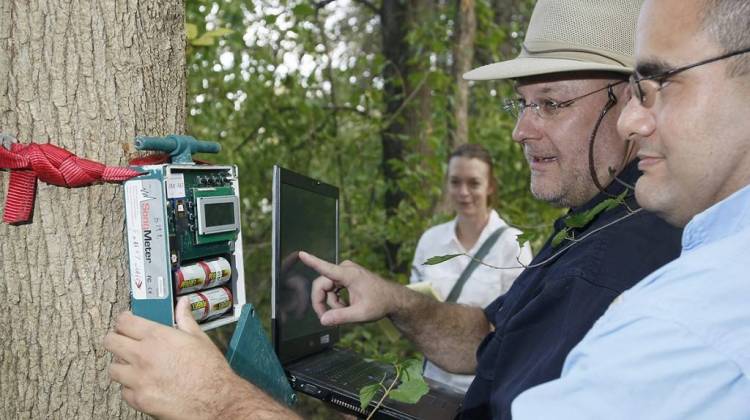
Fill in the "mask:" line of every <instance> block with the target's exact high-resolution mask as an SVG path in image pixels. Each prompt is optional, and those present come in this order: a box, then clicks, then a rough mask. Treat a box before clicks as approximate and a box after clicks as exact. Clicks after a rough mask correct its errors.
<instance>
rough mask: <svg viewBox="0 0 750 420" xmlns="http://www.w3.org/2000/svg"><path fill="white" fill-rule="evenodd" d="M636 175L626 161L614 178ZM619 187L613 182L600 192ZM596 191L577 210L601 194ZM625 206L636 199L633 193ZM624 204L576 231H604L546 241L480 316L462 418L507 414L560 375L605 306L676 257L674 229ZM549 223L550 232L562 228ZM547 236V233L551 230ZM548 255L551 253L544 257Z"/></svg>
mask: <svg viewBox="0 0 750 420" xmlns="http://www.w3.org/2000/svg"><path fill="white" fill-rule="evenodd" d="M639 175H640V173H639V172H638V170H637V167H636V164H635V163H632V164H630V165H629V166H628V167H627V168H626V169H625V170H624V171H623V172H622V173H621V174H620V178H621V179H622V180H624V181H626V182H627V183H629V184H634V183H635V180H636V179H637V178H638V176H639ZM623 189H624V187H623V186H622V185H621V184H619V183H617V182H613V183H612V184H610V185H609V187H607V192H608V193H610V194H613V195H617V194H619V193H620V192H621V191H623ZM606 198H607V196H606V195H605V194H601V193H600V194H599V195H597V196H596V197H594V198H593V199H592V200H591V201H590V202H588V203H587V204H586V205H584V206H582V207H580V208H576V209H571V210H570V212H571V213H580V212H583V211H586V210H588V209H591V208H593V207H594V206H596V205H597V204H598V203H600V202H601V201H603V200H604V199H606ZM628 203H629V207H630V209H631V210H632V209H636V208H638V207H637V204H636V203H635V202H634V200H633V199H632V197H631V198H630V199H629V200H628ZM628 212H629V210H628V209H627V208H626V207H625V206H622V205H621V206H618V207H617V208H615V209H612V210H608V211H606V212H604V213H601V214H600V215H599V216H598V217H597V218H596V219H594V220H593V221H592V222H591V223H590V224H589V225H588V226H586V227H584V228H582V229H578V230H576V231H575V232H574V233H575V237H577V238H581V237H582V236H583V235H586V234H587V233H590V232H592V231H595V230H596V229H599V228H601V227H603V226H605V225H607V224H610V223H613V222H614V223H613V224H612V225H611V226H607V227H605V228H604V229H601V230H599V231H598V232H596V233H594V234H592V235H591V236H589V237H587V238H585V239H583V240H582V241H581V242H578V243H576V244H575V245H573V246H572V247H570V248H568V249H567V250H565V251H563V252H562V253H561V254H559V255H555V254H556V253H557V252H559V251H560V250H561V249H563V248H565V246H566V245H567V244H568V242H567V241H565V242H563V243H562V244H560V245H559V246H558V247H556V248H553V247H552V246H551V245H550V241H547V244H546V245H545V246H544V248H542V250H541V251H540V252H539V254H538V255H537V256H536V257H535V258H534V260H533V261H532V263H531V265H532V266H533V265H534V264H540V263H542V262H543V261H546V262H545V263H544V264H542V265H541V266H539V267H534V268H527V269H526V270H524V272H523V273H521V275H520V276H519V277H518V279H517V280H516V281H515V283H514V284H513V286H512V287H511V288H510V290H509V291H508V293H506V294H505V295H503V296H500V297H499V298H498V299H497V300H495V301H494V302H493V303H491V304H490V305H489V306H488V307H487V308H486V309H485V314H486V315H487V318H488V319H489V321H490V322H491V323H492V324H493V325H494V326H495V331H494V332H493V333H490V334H489V335H488V336H487V337H486V338H485V339H484V341H482V344H481V345H480V346H479V349H478V350H477V361H478V365H477V372H476V378H475V379H474V382H473V383H472V384H471V386H470V387H469V390H468V392H467V393H466V396H465V398H464V406H463V412H462V418H465V419H483V418H493V419H510V418H511V415H510V405H511V402H512V401H513V399H514V398H515V397H516V396H518V394H520V393H521V392H523V391H525V390H527V389H529V388H531V387H533V386H535V385H539V384H541V383H543V382H547V381H550V380H552V379H557V378H559V377H560V373H561V371H562V366H563V362H564V361H565V357H566V356H567V355H568V353H569V352H570V350H571V349H572V348H573V347H574V346H575V345H576V344H578V342H579V341H581V339H583V336H584V335H585V334H586V333H587V332H588V330H589V329H590V328H591V326H592V325H593V324H594V322H595V321H596V320H597V319H598V318H599V317H600V316H601V315H602V314H603V313H604V311H605V310H606V309H607V307H608V306H609V304H610V303H611V302H612V301H613V300H614V299H615V298H616V297H617V296H618V295H619V294H620V293H622V292H624V291H625V290H627V289H629V288H630V287H632V286H633V285H635V284H636V283H638V281H640V280H641V279H642V278H644V277H645V276H646V275H648V274H649V273H651V272H652V271H654V270H655V269H657V268H658V267H661V266H662V265H664V264H666V263H667V262H669V261H671V260H673V259H675V258H676V257H677V256H678V255H679V252H680V238H681V232H682V230H681V229H677V228H674V227H672V226H670V225H668V224H667V223H666V222H664V221H662V220H661V219H659V218H657V217H656V216H655V215H653V214H651V213H648V212H646V211H643V210H641V211H640V212H638V213H637V214H633V215H631V216H630V217H627V218H625V219H623V220H620V221H616V220H618V219H620V218H622V217H623V216H626V215H627V214H628ZM564 226H565V225H564V221H563V219H562V218H561V219H559V220H557V221H556V222H555V233H557V232H558V231H559V230H561V229H562V228H563V227H564ZM553 236H554V234H553ZM550 258H551V259H550Z"/></svg>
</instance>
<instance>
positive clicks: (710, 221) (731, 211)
mask: <svg viewBox="0 0 750 420" xmlns="http://www.w3.org/2000/svg"><path fill="white" fill-rule="evenodd" d="M748 227H750V185H747V186H745V187H744V188H742V189H741V190H739V191H736V192H735V193H734V194H732V195H730V196H729V197H727V198H725V199H723V200H721V201H719V202H718V203H716V204H714V205H713V206H711V207H709V208H708V209H706V210H704V211H702V212H701V213H698V214H697V215H695V216H694V217H693V218H692V220H690V222H689V223H688V224H687V226H685V230H684V232H683V234H682V249H683V250H684V251H687V250H690V249H693V248H696V247H698V246H700V245H706V244H709V243H711V242H713V241H716V240H719V239H722V238H726V237H727V236H730V235H732V234H734V233H736V232H739V231H741V230H744V229H747V228H748Z"/></svg>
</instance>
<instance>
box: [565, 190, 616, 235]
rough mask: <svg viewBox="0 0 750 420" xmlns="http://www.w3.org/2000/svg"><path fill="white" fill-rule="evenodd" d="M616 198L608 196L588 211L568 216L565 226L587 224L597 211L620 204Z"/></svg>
mask: <svg viewBox="0 0 750 420" xmlns="http://www.w3.org/2000/svg"><path fill="white" fill-rule="evenodd" d="M618 198H619V197H618ZM618 198H608V199H606V200H604V201H602V202H601V203H599V204H597V205H596V206H595V207H594V208H592V209H589V210H588V211H584V212H581V213H578V214H572V215H570V216H568V217H567V218H566V219H565V226H567V227H569V228H582V227H584V226H586V225H588V224H589V223H591V221H592V220H594V218H595V217H596V216H598V215H599V213H601V212H603V211H606V210H609V209H612V208H615V207H617V205H618V204H620V201H618Z"/></svg>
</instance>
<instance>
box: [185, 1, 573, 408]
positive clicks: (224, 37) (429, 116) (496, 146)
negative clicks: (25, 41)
mask: <svg viewBox="0 0 750 420" xmlns="http://www.w3.org/2000/svg"><path fill="white" fill-rule="evenodd" d="M533 4H534V1H533V0H515V1H511V0H454V1H447V0H410V1H395V0H383V1H380V2H378V1H377V0H372V1H371V0H350V1H346V0H338V1H332V0H323V1H320V2H308V1H301V2H295V1H271V0H264V1H255V2H252V3H249V2H239V1H223V2H216V1H192V0H188V1H187V2H186V7H187V12H186V21H187V38H188V40H187V42H188V46H187V49H186V56H187V57H186V59H187V78H188V91H187V107H188V116H187V132H188V134H190V135H193V136H195V137H197V138H200V139H206V140H215V141H218V142H220V143H221V144H222V147H223V150H222V153H221V154H220V155H219V156H218V157H217V158H216V160H217V161H220V162H232V163H235V164H237V165H238V166H239V173H240V174H241V175H240V177H241V190H242V191H241V196H242V197H243V198H242V215H243V216H242V218H243V219H242V224H243V232H244V237H243V241H244V246H245V259H246V261H245V267H246V279H247V290H248V292H247V293H248V300H249V301H250V302H252V303H253V304H254V305H256V307H258V309H259V311H260V313H261V314H262V315H261V319H265V320H270V297H271V296H270V274H269V273H270V269H271V268H270V261H271V258H270V251H271V247H270V238H271V212H270V210H271V198H270V197H271V176H272V171H271V168H272V166H273V165H274V164H280V165H282V166H284V167H286V168H289V169H292V170H294V171H297V172H300V173H303V174H307V175H309V176H312V177H315V178H318V179H321V180H324V181H326V182H329V183H331V184H334V185H337V186H338V187H339V188H340V189H341V218H340V239H341V247H340V258H341V260H344V259H351V260H353V261H355V262H357V263H359V264H361V265H363V266H365V267H367V268H369V269H370V270H373V271H375V272H377V273H379V274H381V275H382V276H384V277H385V278H388V279H392V280H394V281H397V282H400V283H404V284H406V283H408V277H409V272H410V267H411V262H412V258H413V253H414V248H415V246H416V242H417V240H418V239H419V237H420V235H421V234H422V232H424V230H425V229H426V228H428V227H429V226H432V225H434V224H437V223H441V222H444V221H446V220H448V219H450V218H451V217H453V213H452V211H451V209H450V206H449V205H448V204H447V201H446V198H445V196H444V187H445V171H446V167H447V162H446V158H447V155H448V153H449V152H450V150H451V149H452V148H454V147H455V146H456V145H458V144H461V143H466V142H474V143H480V144H482V145H484V146H485V147H487V148H488V149H489V150H490V152H491V154H492V156H493V159H494V161H495V168H494V169H495V176H496V178H497V181H498V185H499V194H496V197H495V202H494V203H493V207H494V208H495V209H497V210H498V212H499V213H500V214H501V217H503V218H504V219H505V220H506V221H508V222H509V223H511V224H513V225H515V226H518V227H520V228H521V229H522V230H524V231H525V232H526V233H527V234H528V235H529V239H531V242H532V245H533V246H534V247H535V248H538V247H539V246H540V245H541V242H542V241H543V239H544V238H545V237H546V235H547V234H548V233H549V229H550V227H551V223H550V222H551V221H552V220H553V219H554V218H556V217H558V216H559V215H560V210H559V209H553V208H550V207H549V206H547V205H546V204H544V203H541V202H539V201H537V200H535V199H534V198H533V197H532V196H531V194H530V193H529V185H528V180H529V172H528V167H527V165H526V164H525V162H524V158H523V153H522V150H521V148H520V147H519V146H518V145H517V144H515V143H513V142H512V140H511V137H510V136H511V131H512V128H513V125H514V120H513V119H512V118H511V117H510V116H509V115H507V114H505V113H504V111H503V109H502V101H503V99H504V98H506V97H510V96H512V95H513V91H512V85H511V84H510V83H508V82H502V81H492V82H477V83H469V82H466V81H464V80H463V79H462V78H461V75H462V74H463V73H464V72H466V71H468V70H470V69H471V68H474V67H477V66H480V65H484V64H489V63H492V62H495V61H499V60H503V59H508V58H512V57H515V56H516V55H517V54H518V51H519V47H520V43H521V40H522V39H523V35H524V33H523V28H524V27H525V26H526V24H527V21H528V18H529V16H530V12H531V10H532V8H533ZM212 159H213V157H212ZM266 325H268V324H266ZM380 327H382V324H380V325H378V324H376V325H375V326H372V325H371V326H359V327H354V328H349V329H347V333H346V335H345V337H344V339H343V343H344V345H347V346H350V347H355V348H356V349H358V350H360V351H363V352H365V353H367V354H370V355H372V356H373V357H377V356H378V355H380V356H382V355H384V354H385V355H389V356H396V357H399V358H405V357H409V356H411V355H412V354H413V349H412V348H411V347H410V346H409V344H408V343H407V342H405V340H399V339H397V338H396V337H394V336H393V335H392V334H388V333H387V331H384V330H383V328H380ZM228 334H229V332H224V333H223V334H222V332H221V331H219V332H218V333H217V335H216V338H217V341H218V342H219V344H221V342H223V341H224V340H225V339H226V336H228ZM308 404H310V403H309V402H308ZM310 409H312V410H315V408H314V404H311V407H310Z"/></svg>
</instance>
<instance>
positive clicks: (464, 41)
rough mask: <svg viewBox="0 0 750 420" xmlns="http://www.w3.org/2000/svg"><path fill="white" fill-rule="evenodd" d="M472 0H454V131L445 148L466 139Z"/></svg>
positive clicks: (474, 21) (474, 28)
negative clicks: (467, 73) (467, 74)
mask: <svg viewBox="0 0 750 420" xmlns="http://www.w3.org/2000/svg"><path fill="white" fill-rule="evenodd" d="M475 7H476V5H475V3H474V0H456V20H455V22H456V23H455V25H456V30H455V32H454V33H455V41H454V43H453V79H454V80H455V81H456V88H455V99H454V101H453V104H454V105H453V119H454V121H455V125H456V126H455V130H454V131H453V133H452V136H451V138H450V144H449V147H448V150H453V148H454V147H456V146H458V145H460V144H464V143H468V142H469V82H468V81H467V80H464V78H463V74H464V73H466V72H467V71H469V70H471V69H472V67H473V66H474V40H475V38H476V33H477V17H476V12H475Z"/></svg>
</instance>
